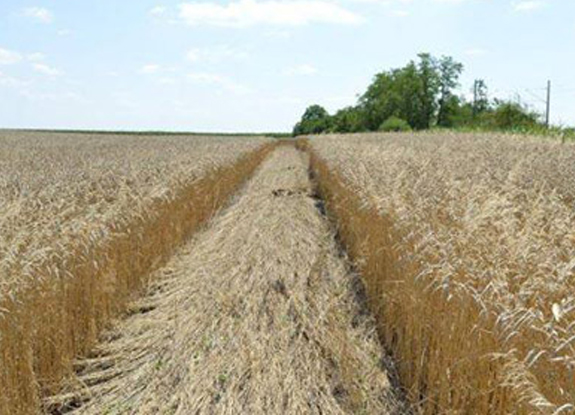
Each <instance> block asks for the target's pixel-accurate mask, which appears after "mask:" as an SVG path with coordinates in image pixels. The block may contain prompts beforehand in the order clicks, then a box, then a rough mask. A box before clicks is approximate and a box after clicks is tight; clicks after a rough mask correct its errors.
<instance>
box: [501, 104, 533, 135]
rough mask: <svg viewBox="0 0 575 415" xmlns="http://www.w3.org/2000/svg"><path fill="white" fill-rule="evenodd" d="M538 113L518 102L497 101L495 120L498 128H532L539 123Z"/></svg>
mask: <svg viewBox="0 0 575 415" xmlns="http://www.w3.org/2000/svg"><path fill="white" fill-rule="evenodd" d="M537 118H538V115H537V114H536V113H534V112H531V111H529V109H528V108H527V107H525V106H523V105H521V104H520V103H518V102H508V101H496V108H495V111H494V113H493V121H494V124H495V127H496V128H499V129H502V130H511V129H515V128H532V127H535V126H536V125H537Z"/></svg>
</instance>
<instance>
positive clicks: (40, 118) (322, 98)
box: [0, 0, 575, 132]
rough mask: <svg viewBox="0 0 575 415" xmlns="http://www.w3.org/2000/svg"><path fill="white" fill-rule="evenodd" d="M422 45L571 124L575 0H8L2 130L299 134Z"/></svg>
mask: <svg viewBox="0 0 575 415" xmlns="http://www.w3.org/2000/svg"><path fill="white" fill-rule="evenodd" d="M420 52H429V53H431V54H433V55H435V56H442V55H449V56H453V57H454V58H455V59H456V60H458V61H459V62H462V63H463V64H464V66H465V71H464V74H463V76H462V77H461V86H460V88H459V91H458V92H459V93H460V94H461V95H463V96H467V97H469V96H470V93H471V89H472V84H473V80H474V79H476V78H481V79H484V80H485V81H486V83H487V85H488V87H489V92H490V97H499V98H504V99H521V100H522V102H524V103H525V104H528V105H530V106H531V107H532V109H534V110H537V111H540V112H543V111H544V109H545V102H544V101H545V94H546V92H545V87H546V83H547V80H548V79H549V80H551V82H552V95H551V121H552V123H553V124H557V125H575V0H191V1H182V0H178V1H171V0H164V1H162V0H138V1H135V0H124V1H119V0H115V1H112V0H98V1H88V0H75V1H70V0H29V1H21V0H10V1H8V0H1V1H0V128H64V129H108V130H109V129H118V130H173V131H205V132H239V131H241V132H271V131H290V130H291V128H292V127H293V125H294V123H295V122H296V121H297V120H298V119H299V117H300V116H301V114H302V113H303V111H304V110H305V108H306V107H307V106H308V105H310V104H316V103H317V104H320V105H323V106H324V107H326V109H328V111H330V112H333V111H335V110H337V109H339V108H342V107H344V106H347V105H353V104H355V103H356V101H357V97H358V95H359V94H361V93H362V92H363V91H365V89H366V87H367V86H368V84H369V83H370V81H371V80H372V79H373V76H374V75H375V74H376V73H378V72H381V71H384V70H388V69H390V68H393V67H399V66H403V65H404V64H406V63H407V62H408V61H409V60H411V59H415V58H416V56H417V54H418V53H420Z"/></svg>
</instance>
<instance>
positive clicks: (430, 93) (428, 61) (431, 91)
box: [418, 53, 442, 128]
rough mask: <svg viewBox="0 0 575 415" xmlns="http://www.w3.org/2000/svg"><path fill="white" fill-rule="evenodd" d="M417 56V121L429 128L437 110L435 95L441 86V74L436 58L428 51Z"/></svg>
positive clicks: (423, 126)
mask: <svg viewBox="0 0 575 415" xmlns="http://www.w3.org/2000/svg"><path fill="white" fill-rule="evenodd" d="M418 57H419V65H418V69H419V76H420V79H421V104H422V107H421V115H420V118H421V119H420V122H419V123H420V125H421V126H422V128H429V127H431V125H432V123H433V118H434V116H435V111H436V110H437V102H436V97H437V93H438V90H439V88H440V86H442V83H441V74H440V73H439V72H438V70H437V69H438V68H437V66H438V64H437V60H436V59H435V58H434V57H433V56H431V55H430V54H429V53H420V54H419V55H418Z"/></svg>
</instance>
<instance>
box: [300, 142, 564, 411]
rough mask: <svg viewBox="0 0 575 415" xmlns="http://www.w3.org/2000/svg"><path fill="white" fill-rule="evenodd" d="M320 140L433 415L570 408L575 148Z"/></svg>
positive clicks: (323, 174) (399, 353)
mask: <svg viewBox="0 0 575 415" xmlns="http://www.w3.org/2000/svg"><path fill="white" fill-rule="evenodd" d="M310 143H311V148H312V151H313V153H314V155H315V157H314V167H315V169H316V172H317V173H318V175H319V177H320V179H319V181H320V185H321V187H322V189H323V192H324V194H325V195H326V196H327V197H328V202H329V203H328V208H331V210H332V211H333V212H334V213H335V216H336V217H337V219H338V220H339V221H340V226H341V233H342V235H343V239H344V241H345V242H346V246H347V247H348V249H349V250H350V252H351V253H352V256H353V257H354V259H355V260H356V261H357V263H358V264H359V267H360V270H361V272H362V274H363V276H364V279H365V281H366V284H367V288H368V292H369V293H370V297H371V304H372V309H373V310H376V314H377V318H378V319H379V323H380V330H381V334H382V338H383V339H385V342H386V344H387V346H388V347H389V349H390V350H391V352H392V354H393V355H394V356H396V357H397V359H398V369H399V372H400V377H401V379H402V381H403V382H404V384H405V386H406V387H407V388H408V389H409V391H410V395H411V398H412V400H413V401H414V402H420V403H419V405H420V406H421V408H422V410H423V411H424V413H445V412H451V411H453V412H455V413H482V414H486V413H562V412H569V413H570V412H572V411H573V410H574V407H573V404H574V403H575V378H574V369H575V294H574V293H575V291H574V290H575V210H574V207H575V206H574V202H575V146H573V145H571V144H564V145H562V144H559V143H548V142H543V141H541V140H539V139H537V138H528V137H520V136H508V135H497V134H476V135H473V134H453V133H448V132H446V133H438V134H432V133H431V134H430V133H422V134H403V135H401V134H395V135H394V134H389V135H385V134H366V135H353V136H345V135H339V136H335V135H334V136H321V137H314V138H313V139H311V140H310Z"/></svg>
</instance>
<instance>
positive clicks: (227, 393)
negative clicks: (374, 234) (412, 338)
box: [48, 146, 404, 415]
mask: <svg viewBox="0 0 575 415" xmlns="http://www.w3.org/2000/svg"><path fill="white" fill-rule="evenodd" d="M307 167H308V162H307V156H306V155H304V154H300V153H299V152H298V151H296V150H295V149H294V148H293V147H292V146H280V147H278V148H277V150H275V151H274V152H273V153H272V154H271V155H270V157H269V158H268V159H266V160H265V161H264V162H263V164H262V165H261V167H260V168H259V169H258V171H257V172H256V173H255V175H254V176H253V178H252V179H251V180H250V181H249V182H248V184H247V185H246V187H245V188H244V189H243V190H242V191H241V193H240V194H238V195H237V197H236V198H235V199H234V201H233V202H232V203H231V205H230V207H229V208H227V209H226V210H225V211H223V212H222V214H221V215H218V216H217V217H216V218H214V220H213V221H212V222H211V223H210V224H209V226H208V227H207V228H206V229H205V230H204V231H203V232H201V233H200V234H199V235H197V237H196V238H194V239H193V240H192V241H191V242H190V243H188V244H186V245H185V246H183V247H182V249H181V250H180V251H179V252H178V254H177V255H175V256H174V257H173V258H172V259H171V260H170V261H169V262H168V263H167V264H166V266H165V267H163V268H162V269H160V270H158V275H156V278H155V281H156V283H155V284H153V285H152V286H151V287H150V290H149V293H148V295H147V296H146V297H144V298H143V299H142V300H141V303H139V304H138V306H139V308H140V309H142V308H145V310H146V312H145V313H141V312H140V313H136V314H134V315H133V316H132V317H130V318H129V319H128V320H126V321H124V322H121V323H120V324H118V325H117V326H116V327H115V328H114V330H112V331H111V332H109V333H108V335H107V337H108V338H110V339H112V340H111V341H105V342H102V343H101V344H100V345H99V346H98V347H97V348H96V349H95V353H96V354H97V356H98V357H97V358H92V359H87V360H83V361H82V360H80V361H78V362H77V364H78V366H80V367H81V368H82V369H81V373H80V374H79V376H78V378H77V379H76V380H75V382H72V383H71V384H70V385H69V391H68V393H66V394H64V395H62V396H55V397H52V398H51V399H49V400H48V405H49V407H51V408H54V407H57V405H58V404H60V405H61V406H62V405H66V403H67V402H68V405H70V402H76V403H77V402H79V401H82V400H86V401H87V402H86V403H85V404H84V405H81V406H80V407H79V408H78V409H77V410H76V411H74V412H73V413H78V414H102V413H125V414H152V413H169V414H182V415H183V414H193V413H202V414H203V413H222V414H224V413H226V414H244V413H245V414H282V413H285V414H302V413H310V414H346V413H347V414H351V413H377V414H398V413H402V412H403V411H404V407H403V406H402V404H401V401H400V399H399V398H398V396H397V395H396V393H395V392H396V391H395V388H394V387H392V385H391V383H390V380H389V378H388V373H387V369H386V366H385V365H384V362H383V361H382V359H384V358H385V356H384V355H383V353H382V349H381V346H380V344H379V342H378V340H377V336H376V334H375V332H374V330H373V321H372V319H371V318H370V317H369V315H368V314H367V313H365V312H362V311H361V310H360V308H361V307H362V304H361V302H360V301H358V299H357V298H356V287H355V285H356V284H357V281H355V279H356V276H354V275H353V273H352V272H350V270H349V268H348V267H347V263H346V261H345V258H343V257H341V256H340V255H339V253H338V248H337V245H336V243H335V240H334V238H333V233H332V230H331V228H330V226H329V224H328V223H327V221H326V220H325V218H324V217H323V216H322V215H321V214H320V212H319V211H318V210H317V208H316V206H315V204H316V200H315V198H314V191H313V189H312V186H311V183H310V181H309V178H308V171H307Z"/></svg>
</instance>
